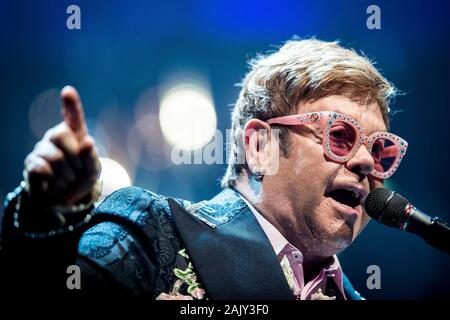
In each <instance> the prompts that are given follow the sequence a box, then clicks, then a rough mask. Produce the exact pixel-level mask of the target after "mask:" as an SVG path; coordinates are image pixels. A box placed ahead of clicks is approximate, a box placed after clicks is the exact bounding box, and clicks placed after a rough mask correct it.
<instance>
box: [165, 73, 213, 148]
mask: <svg viewBox="0 0 450 320" xmlns="http://www.w3.org/2000/svg"><path fill="white" fill-rule="evenodd" d="M159 122H160V125H161V130H162V133H163V136H164V138H165V140H166V141H167V142H168V143H169V144H170V145H172V146H175V147H177V148H180V149H182V150H196V149H199V148H201V147H203V146H204V145H205V144H207V143H208V142H209V141H210V140H211V138H212V137H213V136H214V133H215V129H216V126H217V117H216V111H215V109H214V103H213V101H212V98H211V95H210V93H209V91H208V89H207V88H205V87H204V86H201V85H200V84H198V83H196V82H185V83H182V84H178V85H176V86H174V87H172V88H171V89H169V90H168V91H167V92H166V93H165V94H164V95H163V97H162V99H161V104H160V110H159Z"/></svg>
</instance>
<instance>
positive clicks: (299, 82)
mask: <svg viewBox="0 0 450 320" xmlns="http://www.w3.org/2000/svg"><path fill="white" fill-rule="evenodd" d="M249 65H250V71H249V72H248V73H247V75H246V76H245V78H244V80H243V82H242V84H241V86H242V88H241V91H240V94H239V98H238V100H237V101H236V104H235V105H234V108H233V112H232V115H231V122H232V126H231V146H230V149H229V158H228V168H227V171H226V173H225V175H224V177H223V178H222V187H232V186H234V185H235V184H236V181H237V180H238V179H239V177H240V175H241V173H242V172H243V171H244V170H247V172H248V167H247V165H246V163H245V149H244V146H243V145H242V131H243V128H244V126H245V124H246V123H247V121H248V120H250V119H252V118H256V119H260V120H263V121H266V120H268V119H270V118H273V117H279V116H284V115H289V114H294V113H296V112H297V107H298V104H299V102H301V101H314V100H318V99H321V98H324V97H327V96H331V95H343V96H346V97H348V98H350V99H352V100H353V101H356V102H358V103H361V104H371V103H373V102H376V103H377V104H378V105H379V107H380V110H381V113H382V115H383V119H384V121H385V123H386V126H387V127H388V126H389V117H388V115H389V101H390V99H391V98H393V97H394V96H395V95H396V89H395V87H394V85H393V84H392V83H390V82H389V81H388V80H386V79H385V78H384V77H383V76H382V75H381V74H380V72H379V71H378V70H377V69H376V68H375V67H374V65H373V62H371V61H370V60H369V59H368V58H367V57H365V56H364V55H359V54H358V53H356V52H355V51H354V50H353V49H346V48H343V47H342V46H340V45H339V43H338V42H337V41H335V42H325V41H320V40H317V39H304V40H301V39H293V40H290V41H287V42H286V43H285V44H284V45H283V46H282V47H281V48H280V49H279V50H277V51H275V52H272V53H269V54H266V55H258V56H257V57H256V58H255V59H253V60H251V61H250V62H249ZM280 130H281V131H280V149H281V154H282V155H283V156H288V155H289V151H290V148H289V139H288V132H289V130H288V129H286V128H283V127H281V128H280ZM242 159H243V161H242Z"/></svg>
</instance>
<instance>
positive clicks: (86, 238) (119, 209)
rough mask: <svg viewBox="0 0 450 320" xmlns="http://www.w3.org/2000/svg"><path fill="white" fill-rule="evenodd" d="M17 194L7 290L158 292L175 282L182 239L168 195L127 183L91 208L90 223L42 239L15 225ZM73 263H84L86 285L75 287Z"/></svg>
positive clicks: (6, 238)
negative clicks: (174, 268) (167, 198)
mask: <svg viewBox="0 0 450 320" xmlns="http://www.w3.org/2000/svg"><path fill="white" fill-rule="evenodd" d="M17 198H18V197H17V195H13V196H10V197H9V199H7V201H6V203H5V210H4V215H3V219H2V229H1V248H0V281H1V282H2V284H1V288H2V289H0V290H2V291H4V290H7V293H12V292H16V293H23V292H27V293H33V292H35V293H41V292H45V293H58V294H59V293H61V292H62V293H64V294H69V295H71V294H75V295H80V294H81V295H83V294H88V293H92V292H98V291H101V292H102V293H104V294H105V293H106V294H117V293H125V294H132V295H149V296H152V297H155V296H156V295H157V294H158V293H160V292H164V291H165V290H168V287H169V285H170V283H171V282H173V276H172V272H171V270H172V269H173V267H174V265H175V262H176V255H177V251H178V248H179V240H178V237H177V235H176V230H175V229H174V226H173V223H172V219H171V216H170V212H169V211H168V207H167V205H166V203H167V200H166V199H165V198H164V197H161V196H158V195H155V194H153V193H151V192H149V191H146V190H143V189H140V188H136V187H129V188H124V189H121V190H119V191H116V192H115V193H113V194H111V195H110V196H109V197H107V198H106V199H105V200H104V201H103V202H102V203H101V204H100V205H99V206H98V207H97V208H96V209H93V210H92V211H91V212H90V213H91V215H92V219H91V220H90V221H89V223H87V224H85V225H83V226H81V227H80V228H78V229H76V230H73V231H67V232H64V233H62V234H57V235H54V236H51V237H46V238H42V239H40V238H30V237H29V236H26V235H25V234H24V233H23V232H21V231H20V229H17V228H14V225H13V224H14V223H13V222H14V221H13V220H14V219H13V216H14V212H15V211H16V209H17V208H16V203H17ZM26 210H33V209H32V207H30V208H26ZM29 213H30V212H28V214H29ZM31 213H32V212H31ZM88 213H89V212H88ZM71 266H75V267H76V268H79V275H80V287H81V289H76V288H77V287H75V289H71V290H70V289H69V288H68V285H67V284H68V282H72V281H75V280H74V278H73V277H71V276H72V275H73V274H74V271H73V267H72V269H71V268H70V267H71ZM75 272H77V271H75ZM72 288H73V286H72Z"/></svg>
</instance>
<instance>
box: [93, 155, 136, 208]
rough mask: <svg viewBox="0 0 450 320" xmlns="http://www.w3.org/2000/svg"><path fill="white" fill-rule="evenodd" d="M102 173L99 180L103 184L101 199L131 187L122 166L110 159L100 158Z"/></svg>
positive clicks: (128, 177)
mask: <svg viewBox="0 0 450 320" xmlns="http://www.w3.org/2000/svg"><path fill="white" fill-rule="evenodd" d="M100 163H101V166H102V171H101V173H100V178H99V180H100V181H101V182H102V183H103V189H102V194H101V196H100V198H101V199H103V198H105V197H106V196H108V195H109V194H111V193H112V192H114V191H116V190H118V189H120V188H124V187H128V186H131V180H130V176H129V175H128V173H127V171H126V170H125V169H124V167H123V166H122V165H120V164H119V163H118V162H117V161H115V160H112V159H110V158H100Z"/></svg>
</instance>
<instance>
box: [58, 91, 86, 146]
mask: <svg viewBox="0 0 450 320" xmlns="http://www.w3.org/2000/svg"><path fill="white" fill-rule="evenodd" d="M61 104H62V115H63V118H64V122H66V123H67V125H68V126H69V127H70V128H71V129H72V130H73V132H74V133H75V135H76V137H77V138H78V140H81V139H82V138H83V137H84V136H85V135H86V134H87V133H88V130H87V126H86V122H85V120H84V111H83V105H82V104H81V99H80V95H79V94H78V92H77V90H76V89H75V88H74V87H72V86H65V87H64V88H63V89H62V90H61Z"/></svg>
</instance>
